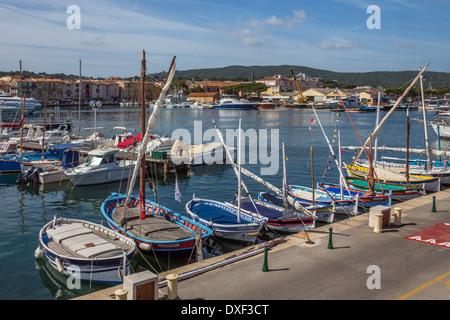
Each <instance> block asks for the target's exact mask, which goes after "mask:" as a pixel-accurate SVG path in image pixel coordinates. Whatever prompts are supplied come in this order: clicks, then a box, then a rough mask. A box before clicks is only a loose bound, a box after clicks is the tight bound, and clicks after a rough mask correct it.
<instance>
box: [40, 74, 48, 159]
mask: <svg viewBox="0 0 450 320" xmlns="http://www.w3.org/2000/svg"><path fill="white" fill-rule="evenodd" d="M47 98H48V86H47V81H45V102H44V128H43V130H42V149H41V160H44V145H45V120H46V115H47Z"/></svg>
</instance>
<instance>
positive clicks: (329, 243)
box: [328, 228, 334, 249]
mask: <svg viewBox="0 0 450 320" xmlns="http://www.w3.org/2000/svg"><path fill="white" fill-rule="evenodd" d="M328 230H330V234H329V236H328V249H334V248H333V240H332V239H331V235H332V233H333V228H330V229H328Z"/></svg>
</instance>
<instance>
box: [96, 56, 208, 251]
mask: <svg viewBox="0 0 450 320" xmlns="http://www.w3.org/2000/svg"><path fill="white" fill-rule="evenodd" d="M145 68H146V67H145V51H143V57H142V91H141V93H142V99H141V103H142V104H141V118H142V121H141V130H142V133H145V134H144V136H143V138H142V140H141V143H140V145H139V148H138V154H137V160H136V162H135V165H134V168H133V173H132V175H131V178H130V181H129V185H128V188H127V192H126V194H117V193H113V194H112V195H111V196H109V197H108V198H107V199H106V200H105V201H104V202H103V203H102V205H101V213H102V215H103V216H104V217H105V218H106V220H107V222H108V224H109V226H110V227H111V228H112V229H114V230H118V231H119V232H121V233H123V234H125V235H127V236H128V237H130V238H132V239H133V240H134V241H135V242H136V244H137V245H138V246H139V248H140V249H142V250H144V251H152V252H155V253H161V252H170V253H172V252H174V253H175V252H176V253H182V254H185V253H192V250H193V249H194V248H197V249H198V248H200V245H201V243H202V241H204V240H205V239H207V238H208V237H209V236H211V235H212V230H211V229H209V228H208V227H206V226H204V225H202V224H200V223H198V222H195V221H193V220H191V219H189V218H188V217H186V216H184V215H181V214H179V213H176V212H174V211H172V210H170V209H168V208H166V207H164V206H162V205H160V204H158V203H155V202H152V201H149V200H146V198H145V186H146V183H145V158H144V154H145V150H146V148H147V144H148V141H149V140H150V136H151V132H152V130H153V127H154V125H155V122H156V116H157V115H158V112H159V109H160V107H161V104H162V101H163V99H164V97H165V95H166V92H167V90H168V89H169V86H170V83H171V81H172V79H173V75H174V74H175V57H174V58H173V61H172V64H171V65H170V68H169V72H168V75H167V78H166V81H165V83H164V86H163V88H162V90H161V93H160V96H159V98H158V100H157V101H156V103H155V105H154V107H153V111H152V114H151V115H150V119H149V123H148V126H147V128H146V127H145V118H144V115H145V108H146V104H145V90H144V89H145V88H144V84H145V81H144V80H145ZM139 171H140V172H141V174H140V188H139V196H132V195H131V192H132V191H133V188H134V184H135V181H136V178H137V176H138V173H139Z"/></svg>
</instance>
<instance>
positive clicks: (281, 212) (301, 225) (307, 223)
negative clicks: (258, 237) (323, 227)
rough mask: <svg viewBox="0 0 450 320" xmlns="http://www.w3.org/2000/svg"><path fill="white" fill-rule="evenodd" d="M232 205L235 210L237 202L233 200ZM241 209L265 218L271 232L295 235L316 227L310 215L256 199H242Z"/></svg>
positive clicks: (314, 220) (313, 218)
mask: <svg viewBox="0 0 450 320" xmlns="http://www.w3.org/2000/svg"><path fill="white" fill-rule="evenodd" d="M232 204H233V205H234V206H235V207H236V208H237V205H238V201H237V200H234V201H233V202H232ZM241 208H242V209H244V210H246V211H248V212H251V213H253V214H254V215H261V216H263V217H265V218H267V221H266V223H265V225H266V226H267V228H269V229H271V230H273V231H277V232H287V233H297V232H301V231H305V230H309V229H314V228H315V227H316V219H315V217H314V216H313V215H312V214H310V215H307V214H305V213H303V212H300V211H295V210H293V209H291V208H284V207H279V206H275V205H273V204H270V203H268V202H264V201H260V200H257V199H255V200H252V199H250V198H248V197H242V198H241Z"/></svg>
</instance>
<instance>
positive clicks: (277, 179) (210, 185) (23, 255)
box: [0, 106, 445, 300]
mask: <svg viewBox="0 0 450 320" xmlns="http://www.w3.org/2000/svg"><path fill="white" fill-rule="evenodd" d="M149 112H150V110H149ZM148 115H149V114H148ZM148 115H147V117H148ZM317 115H318V117H319V119H320V122H321V125H322V126H323V130H324V132H325V134H326V135H327V137H328V140H329V142H330V144H331V145H333V149H334V152H335V153H336V156H338V155H339V152H338V136H339V135H340V139H341V146H360V145H361V144H360V140H361V141H363V142H365V141H366V139H367V138H368V137H369V135H370V133H371V132H372V131H373V130H374V128H375V123H376V113H375V112H370V113H364V112H361V113H357V112H355V113H350V114H349V115H350V116H351V120H352V121H350V118H349V117H348V115H347V114H346V113H337V112H332V111H330V110H317ZM385 115H386V112H385V111H382V112H381V114H380V118H381V119H382V118H383V117H384V116H385ZM434 115H435V114H434V112H433V111H428V112H427V120H432V119H433V117H434ZM78 116H79V115H78V112H75V111H72V113H71V114H70V117H71V120H72V121H73V128H72V131H73V132H76V133H77V132H78V131H79V128H78ZM410 118H411V136H410V147H411V148H424V147H425V137H424V127H423V122H420V121H417V120H415V119H420V120H421V119H423V116H422V111H420V110H419V111H411V112H410ZM94 119H96V122H94ZM239 119H241V121H242V129H243V131H244V136H245V139H244V140H245V149H244V150H245V155H246V156H245V161H244V163H243V166H244V167H245V168H246V169H248V170H249V171H251V172H253V173H255V174H256V175H258V176H260V177H262V178H263V179H265V180H267V181H269V182H270V183H272V184H273V185H275V186H278V187H280V188H281V186H282V175H283V168H282V159H281V154H282V152H281V142H280V141H283V142H284V143H285V146H286V159H287V161H286V165H287V174H288V182H289V184H291V185H294V184H295V185H304V186H311V184H312V179H311V175H310V172H311V169H312V164H314V174H315V176H316V179H317V180H318V181H324V182H332V183H338V177H339V171H338V169H337V167H336V164H335V161H334V159H333V157H332V156H331V154H330V149H329V146H328V144H327V142H326V139H325V137H324V134H323V133H322V130H321V128H320V124H319V122H318V121H317V118H316V116H315V115H314V112H313V111H312V109H274V110H261V111H257V110H242V111H240V110H215V109H209V110H201V109H189V108H186V109H162V110H161V111H160V113H159V115H158V118H157V122H156V126H155V128H154V133H157V134H159V135H163V134H166V135H168V136H173V137H174V138H179V137H181V136H183V137H184V139H187V138H189V137H190V139H191V141H190V142H191V143H192V144H198V143H208V142H220V141H219V140H218V139H217V137H214V136H213V133H214V127H213V123H212V120H214V121H215V122H216V124H217V126H218V128H219V129H220V130H221V131H222V133H223V135H224V137H225V138H227V137H228V138H229V139H225V141H226V143H227V144H228V145H230V144H234V146H235V147H236V146H237V135H236V136H235V138H236V140H233V141H234V142H232V141H231V138H230V137H231V136H232V135H231V132H232V131H233V132H234V130H236V129H237V128H238V125H239ZM79 123H80V124H81V127H82V128H87V127H90V128H94V127H97V128H101V129H99V130H104V131H105V133H106V134H107V133H108V130H109V131H111V129H112V128H113V127H114V126H124V127H126V128H128V129H130V130H135V131H136V132H140V129H139V128H140V111H139V110H138V109H132V108H121V107H114V108H112V107H111V108H108V107H107V106H105V107H102V108H101V109H100V110H98V111H97V112H96V114H95V116H94V111H92V110H90V109H83V110H82V112H81V114H80V121H79ZM354 127H355V128H356V130H357V131H358V134H357V133H356V132H355V129H354ZM227 132H228V133H230V134H228V135H227ZM428 135H429V141H430V143H431V145H432V147H433V148H435V149H437V148H438V147H439V146H440V147H441V148H445V145H444V142H441V143H438V141H437V136H436V134H435V133H434V131H433V129H432V128H431V126H428ZM185 142H187V141H186V140H185ZM255 144H256V146H255ZM383 145H385V146H388V147H406V112H405V111H395V112H394V113H393V114H392V115H391V116H390V117H389V119H388V120H387V121H386V123H385V124H384V125H383V127H382V129H381V130H380V131H379V136H378V146H383ZM255 148H256V149H255ZM311 150H312V155H313V157H311ZM353 154H354V151H349V150H347V149H342V160H343V162H346V163H349V162H351V159H352V156H353ZM377 156H378V159H381V157H383V156H386V157H399V158H404V157H405V155H402V154H398V153H396V152H392V151H391V152H387V151H383V152H381V151H379V152H378V154H377ZM414 157H421V158H425V155H414V154H411V155H410V158H414ZM312 158H313V161H312V160H311V159H312ZM151 179H152V181H153V183H154V185H155V188H153V189H150V188H149V186H148V185H147V190H146V194H147V198H149V199H150V200H155V198H156V199H158V200H159V201H160V202H161V203H162V204H163V205H165V206H167V207H169V208H171V209H173V210H175V211H177V212H180V213H184V212H185V208H184V205H185V203H186V202H188V201H189V200H190V199H192V197H193V195H194V194H195V196H196V197H199V198H209V199H213V200H219V201H231V200H232V199H233V198H234V196H235V194H236V191H237V178H236V175H235V173H234V171H233V169H232V167H231V166H230V165H229V164H226V163H225V164H218V163H215V164H210V165H200V166H195V167H192V168H190V170H189V171H187V172H186V171H185V172H177V173H176V175H173V174H172V175H168V176H166V177H164V176H161V175H159V176H153V177H152V178H151ZM176 180H178V184H179V187H180V190H181V192H182V201H181V203H180V202H178V201H176V200H175V196H174V194H175V182H176ZM243 180H244V182H245V184H246V185H247V187H248V189H249V190H250V192H251V194H252V196H253V197H256V196H257V193H258V191H266V190H265V189H263V187H262V186H261V185H260V184H259V183H258V182H256V181H254V180H252V179H250V178H248V177H245V176H244V177H243ZM125 187H126V183H111V184H105V185H99V186H86V187H73V186H72V185H70V184H68V183H67V182H66V183H64V182H63V183H61V184H58V183H56V184H49V185H44V186H43V185H18V184H17V183H16V175H0V203H1V206H2V208H1V209H0V212H1V218H2V221H1V227H0V228H1V233H0V268H1V272H0V284H1V285H0V299H2V300H37V299H44V300H51V299H70V298H74V297H76V296H79V295H84V294H87V293H89V292H92V291H96V290H99V289H103V288H104V286H101V285H95V284H89V283H83V284H82V287H81V289H72V290H70V289H68V287H67V284H66V280H67V278H66V277H63V276H61V275H60V274H59V273H58V272H56V271H54V270H53V269H52V268H51V267H50V265H49V264H48V263H47V262H45V261H44V260H37V259H36V258H35V257H34V251H35V249H36V248H37V246H38V233H39V230H40V228H41V227H42V226H43V225H44V224H46V223H47V222H49V221H51V220H52V219H53V218H54V216H55V215H59V216H63V217H68V218H76V219H84V220H89V221H92V222H96V223H103V224H104V225H106V223H105V221H104V219H102V215H101V213H100V206H101V203H102V201H103V200H104V199H105V198H106V197H108V196H109V195H110V194H111V193H112V192H122V193H123V192H125V191H126V190H125ZM137 188H138V186H135V189H134V193H135V194H137V192H138V189H137ZM344 218H345V217H344ZM244 245H246V244H241V243H233V242H228V241H221V240H219V239H214V238H212V239H210V240H209V242H208V243H207V244H206V246H205V258H207V257H208V255H213V254H220V253H221V252H229V251H232V250H233V249H236V248H240V247H242V246H244ZM136 259H137V261H133V268H135V269H136V271H137V270H138V269H139V270H142V269H148V270H151V271H153V272H161V271H164V270H169V269H171V268H173V267H176V266H179V265H181V264H183V263H186V259H178V260H177V258H176V257H170V256H168V257H163V258H158V259H155V258H154V257H153V256H151V255H145V256H140V255H137V256H136Z"/></svg>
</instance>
